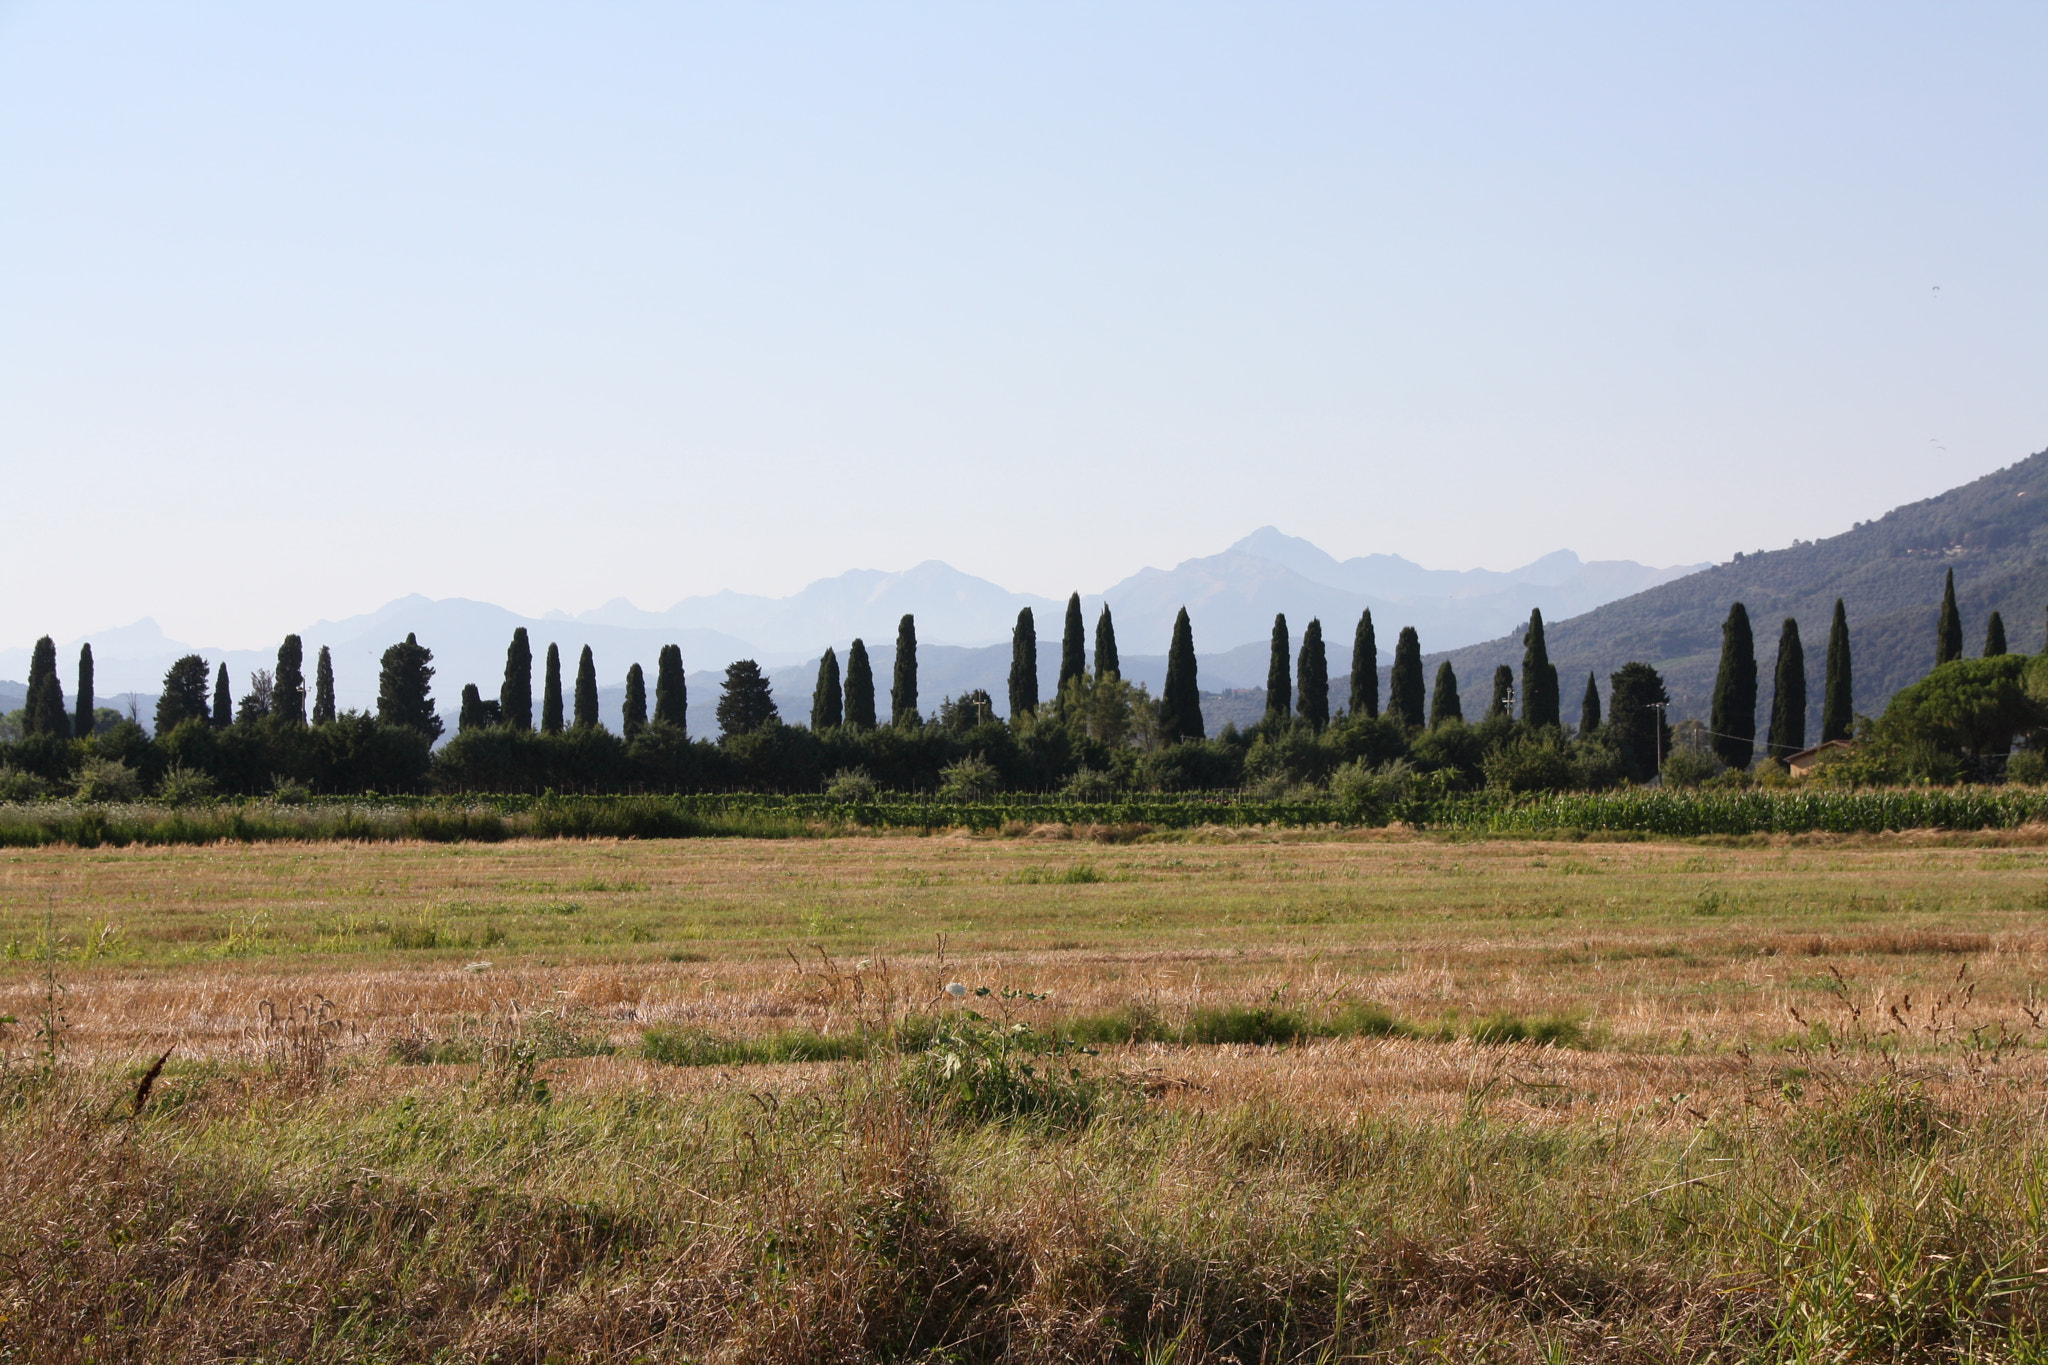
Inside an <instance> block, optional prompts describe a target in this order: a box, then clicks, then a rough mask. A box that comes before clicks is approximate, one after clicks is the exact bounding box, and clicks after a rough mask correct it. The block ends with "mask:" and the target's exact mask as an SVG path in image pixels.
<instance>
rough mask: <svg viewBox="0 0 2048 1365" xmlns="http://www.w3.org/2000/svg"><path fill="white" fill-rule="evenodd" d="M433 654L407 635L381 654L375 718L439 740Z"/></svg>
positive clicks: (439, 722)
mask: <svg viewBox="0 0 2048 1365" xmlns="http://www.w3.org/2000/svg"><path fill="white" fill-rule="evenodd" d="M433 662H434V651H433V650H431V649H428V648H427V647H426V646H425V645H423V644H421V643H420V642H419V637H418V636H416V635H411V634H408V635H407V636H406V637H405V639H404V640H402V641H400V642H399V643H398V644H395V645H393V646H391V648H389V649H387V650H385V651H384V658H383V660H382V663H381V666H380V668H379V670H378V673H377V719H378V720H379V721H380V722H382V723H383V724H385V725H396V726H400V727H402V728H404V729H407V730H413V731H416V732H418V733H419V734H422V735H425V736H426V737H427V740H428V742H429V743H431V742H432V741H434V740H437V739H439V738H440V737H441V729H442V725H441V717H440V716H438V715H437V714H435V712H434V669H433Z"/></svg>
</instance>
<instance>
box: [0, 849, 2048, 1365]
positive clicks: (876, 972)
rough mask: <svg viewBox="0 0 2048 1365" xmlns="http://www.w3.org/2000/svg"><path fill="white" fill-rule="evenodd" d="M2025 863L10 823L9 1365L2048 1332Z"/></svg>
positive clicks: (1512, 1357)
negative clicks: (374, 838) (321, 837)
mask: <svg viewBox="0 0 2048 1365" xmlns="http://www.w3.org/2000/svg"><path fill="white" fill-rule="evenodd" d="M2044 891H2048V855H2044V853H2043V851H2042V850H2040V849H2038V848H2036V847H2034V846H2031V845H2029V844H2028V843H2026V842H2024V841H2016V840H2012V839H2005V840H2001V841H1998V842H1997V843H1996V844H1987V843H1986V842H1984V841H1982V840H1965V839H1948V840H1940V839H1914V838H1876V839H1863V840H1847V841H1824V840H1823V841H1778V842H1762V841H1756V842H1749V843H1743V844H1725V845H1715V844H1706V843H1687V844H1613V845H1603V844H1571V845H1557V844H1528V843H1510V842H1505V841H1493V842H1478V843H1468V842H1451V841H1442V840H1429V839H1418V838H1401V837H1397V836H1379V837H1368V838H1356V839H1332V838H1328V837H1323V838H1317V837H1312V836H1288V837H1279V838H1271V837H1267V838H1261V837H1247V836H1233V837H1230V838H1228V839H1217V840H1214V841H1209V840H1202V839H1182V840H1172V841H1158V842H1139V843H1135V844H1126V845H1118V846H1101V845H1091V844H1083V843H1073V842H1066V841H1061V840H1057V839H1045V840H1031V839H1018V840H1000V839H948V838H924V839H915V838H866V839H838V840H816V841H776V842H772V843H770V842H749V841H718V842H707V841H691V842H689V843H686V844H674V843H658V842H645V843H606V842H599V841H592V842H576V841H548V842H512V843H507V844H502V845H496V846H492V847H489V848H472V847H464V846H453V847H450V846H427V845H403V844H395V845H375V846H372V845H364V846H349V845H340V846H321V847H311V846H291V845H261V846H254V847H243V846H228V847H216V848H198V849H193V848H183V849H134V848H131V849H125V850H105V849H102V850H60V849H47V848H46V849H36V850H22V851H19V852H18V853H11V854H9V855H8V856H7V857H5V858H0V948H4V950H5V953H6V960H5V961H4V962H0V1016H10V1017H11V1019H12V1022H10V1023H8V1024H6V1025H4V1026H0V1027H4V1029H5V1038H4V1040H0V1046H4V1047H5V1048H6V1049H7V1050H8V1053H9V1057H10V1061H9V1064H8V1068H7V1070H6V1072H5V1074H4V1092H0V1095H4V1103H0V1143H4V1144H5V1150H6V1152H7V1153H8V1156H7V1159H6V1160H5V1161H0V1210H5V1211H6V1212H5V1214H4V1216H0V1360H22V1361H39V1362H40V1361H54V1362H68V1361H88V1360H90V1361H112V1360H161V1359H180V1360H186V1359H189V1360H267V1361H284V1360H291V1361H328V1360H333V1361H342V1360H348V1361H356V1360H391V1361H399V1360H426V1359H449V1360H506V1361H513V1360H518V1361H529V1360H531V1361H544V1360H563V1361H569V1360H590V1361H599V1360H619V1361H630V1360H735V1361H738V1360H761V1361H783V1360H807V1361H808V1360H815V1361H839V1360H917V1359H923V1360H934V1361H936V1360H958V1361H969V1360H1040V1359H1043V1360H1076V1359H1104V1360H1115V1359H1131V1360H1155V1361H1164V1360H1169V1359H1170V1360H1175V1361H1212V1360H1225V1359H1237V1360H1242V1361H1255V1360H1269V1361H1279V1360H1335V1359H1349V1358H1363V1359H1384V1360H1438V1359H1455V1360H1477V1359H1487V1360H1499V1361H1520V1360H1529V1361H1541V1360H1565V1359H1570V1360H1709V1359H1714V1360H1728V1361H1735V1360H1813V1361H1823V1360H1830V1361H1850V1360H1949V1359H1957V1360H1960V1359H1982V1360H2032V1359H2036V1358H2040V1357H2042V1356H2044V1355H2048V1349H2044V1348H2043V1347H2042V1346H2041V1345H2040V1341H2041V1338H2042V1336H2043V1324H2044V1321H2048V1285H2044V1283H2043V1280H2042V1273H2043V1271H2044V1270H2048V1249H2044V1247H2043V1245H2042V1242H2043V1220H2044V1217H2048V1213H2044V1209H2048V1181H2044V1178H2043V1175H2044V1170H2048V1163H2044V1156H2048V1142H2044V1134H2043V1120H2044V1103H2043V1093H2044V1091H2043V1082H2044V1080H2048V1048H2044V1041H2048V1032H2044V1030H2043V1024H2044V1023H2048V1013H2044V1011H2043V1008H2042V1002H2041V1000H2040V996H2039V993H2038V991H2037V987H2036V983H2037V981H2038V980H2039V978H2040V975H2041V971H2042V967H2043V954H2044V945H2048V938H2044V937H2043V936H2042V935H2041V934H2040V932H2039V919H2040V915H2041V906H2042V904H2043V901H2042V896H2043V893H2044ZM486 963H488V964H489V965H487V966H486V965H484V964H486ZM955 982H957V983H960V984H962V985H963V986H964V987H965V988H966V989H967V992H968V993H967V995H966V996H965V998H964V999H956V998H955V997H954V996H953V995H951V994H949V993H947V991H946V990H945V987H946V986H947V985H948V984H949V983H955ZM52 1036H54V1037H55V1038H56V1039H57V1043H58V1045H57V1046H56V1047H55V1048H54V1049H50V1048H49V1045H48V1039H49V1038H50V1037H52ZM166 1048H169V1049H170V1055H169V1058H168V1060H163V1061H162V1064H161V1066H160V1067H159V1074H155V1075H151V1076H150V1078H149V1081H150V1083H149V1085H148V1086H147V1087H144V1086H143V1085H142V1084H141V1082H142V1079H143V1077H144V1076H145V1074H147V1073H148V1071H149V1068H150V1067H151V1066H152V1064H154V1063H158V1062H159V1061H160V1059H162V1054H163V1052H164V1050H165V1049H166ZM46 1051H54V1054H55V1057H56V1061H55V1062H54V1063H53V1064H48V1065H45V1064H43V1063H42V1062H40V1061H39V1060H38V1059H39V1058H41V1057H43V1056H44V1055H45V1052H46Z"/></svg>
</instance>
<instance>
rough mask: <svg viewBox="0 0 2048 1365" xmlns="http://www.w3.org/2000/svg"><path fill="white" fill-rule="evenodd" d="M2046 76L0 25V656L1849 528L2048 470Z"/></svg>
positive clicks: (443, 9)
mask: <svg viewBox="0 0 2048 1365" xmlns="http://www.w3.org/2000/svg"><path fill="white" fill-rule="evenodd" d="M2044 57H2048V7H2044V6H2042V5H2040V4H2038V3H2027V4H2004V5H1999V4H1982V5H1971V6H1941V7H1936V6H1925V5H1912V6H1908V5H1887V4H1868V3H1859V4H1837V5H1811V4H1791V5H1787V4H1781V3H1774V4H1756V5H1723V6H1712V7H1680V6H1642V5H1619V4H1616V5H1592V4H1582V5H1572V6H1531V5H1521V4H1515V5H1505V4H1504V5H1421V4H1417V5H1370V6H1368V5H1350V6H1341V5H1289V4H1278V3H1276V4H1260V5H1256V6H1254V5H1235V6H1222V5H1207V4H1194V3H1176V4H1171V5H1168V4H1102V3H1090V4H1059V3H1051V4H1036V5H1030V6H1022V5H1019V6H1011V7H1007V8H1001V7H995V6H958V5H950V6H944V5H936V4H931V5H887V4H874V5H862V6H834V7H828V6H814V5H778V4H761V5H722V6H712V5H651V4H647V5H643V4H630V3H619V4H608V5H602V6H587V5H578V6H564V5H545V6H544V5H528V4H518V3H497V4H491V5H466V4H443V3H418V2H417V0H414V3H407V4H392V3H379V2H378V0H359V3H354V4H350V5H330V6H273V5H257V4H221V3H204V2H203V0H193V2H190V3H180V4H175V5H162V4H141V3H121V2H119V0H112V2H109V3H96V4H91V5H73V4H59V3H54V0H43V2H39V3H9V2H8V0H0V451H4V466H5V468H4V471H0V473H4V489H5V493H4V497H5V501H6V504H7V506H8V513H9V514H8V516H7V517H6V522H7V527H8V530H7V535H6V537H5V540H4V541H0V547H4V548H0V564H4V565H5V572H6V575H7V579H8V591H7V592H5V593H4V594H0V643H5V644H7V645H15V644H25V643H26V642H27V641H28V640H30V639H32V638H33V637H34V636H36V635H40V634H43V633H45V632H48V633H51V634H54V635H56V636H57V637H58V638H60V639H64V638H68V637H70V636H73V635H76V634H78V633H80V632H83V631H87V630H92V629H98V628H103V627H107V626H111V625H114V624H118V623H123V622H127V621H131V620H133V619H135V618H137V617H139V616H143V615H154V616H155V617H156V618H157V619H158V620H159V621H160V622H161V623H162V624H163V626H164V628H165V629H166V630H167V631H168V632H169V633H171V634H172V635H173V636H176V637H179V638H183V639H187V640H193V641H202V642H207V643H211V644H219V645H230V646H254V645H258V644H261V643H263V642H265V641H267V640H274V639H275V638H276V637H277V636H278V635H280V634H282V633H283V632H284V631H286V630H290V629H295V628H298V627H300V626H303V625H305V624H307V623H309V622H311V621H313V620H315V619H317V618H322V617H327V618H340V617H343V616H347V615H352V614H355V613H358V612H362V611H367V610H370V609H373V608H374V607H376V606H377V605H379V604H380V603H382V602H384V601H386V600H388V599H390V598H392V597H395V596H399V595H401V594H404V593H407V592H423V593H426V594H428V595H430V596H436V597H443V596H465V597H475V598H482V599H485V600H489V601H493V602H497V603H499V604H501V605H504V606H507V607H511V608H514V609H516V610H520V611H525V612H529V613H533V614H539V613H541V612H543V611H545V610H547V609H550V608H565V609H568V610H572V611H573V610H580V609H583V608H586V607H590V606H595V605H597V604H599V603H601V602H603V601H605V600H607V599H610V598H613V597H618V596H624V597H629V598H631V599H632V600H634V601H635V602H637V603H638V604H640V605H641V606H645V607H651V608H657V609H658V608H661V607H665V606H667V605H669V604H670V603H671V602H673V601H675V600H676V599H678V598H681V597H684V596H687V595H692V594H696V593H702V592H713V591H717V590H719V589H722V588H735V589H739V590H742V591H751V592H766V593H776V594H780V593H785V592H788V591H791V590H794V589H795V588H797V587H799V586H801V585H802V584H804V583H806V582H808V581H810V580H812V579H815V578H819V577H823V576H826V575H830V574H834V573H838V572H840V571H841V570H844V569H847V568H854V567H874V568H883V569H900V568H906V567H909V566H910V565H912V564H914V563H916V562H918V561H921V560H924V559H928V558H937V559H944V560H946V561H948V562H949V563H952V564H953V565H955V566H957V567H959V568H961V569H963V570H966V571H968V572H970V573H975V574H980V575H983V576H985V577H988V578H991V579H994V580H995V581H996V582H998V583H1001V584H1003V585H1004V586H1006V587H1010V588H1013V589H1018V590H1023V591H1033V592H1040V593H1045V594H1047V595H1053V596H1058V595H1064V593H1065V592H1066V591H1068V590H1069V589H1070V588H1080V589H1083V590H1086V591H1096V590H1100V589H1101V588H1103V587H1106V586H1108V585H1109V584H1110V583H1112V582H1114V581H1115V580H1117V579H1120V578H1122V577H1124V576H1125V575H1127V574H1129V573H1131V572H1133V571H1135V570H1136V569H1138V568H1140V567H1142V566H1144V565H1146V564H1156V565H1161V566H1165V565H1170V564H1173V563H1175V562H1178V561H1179V560H1181V559H1184V558H1187V557H1189V556H1192V555H1198V554H1207V553H1212V552H1214V551H1216V550H1218V549H1221V548H1222V547H1223V546H1224V545H1226V544H1228V543H1229V542H1231V541H1233V540H1235V539H1237V538H1239V537H1240V536H1242V535H1244V534H1245V533H1247V532H1248V531H1250V530H1251V529H1253V528H1254V527H1257V526H1259V525H1261V524H1265V523H1272V524H1274V525H1277V526H1279V527H1280V528H1282V529H1283V530H1285V531H1288V532H1290V533H1292V534H1295V535H1300V536H1305V537H1307V538H1309V539H1310V540H1313V541H1315V542H1316V543H1317V544H1319V545H1321V546H1322V547H1324V548H1325V549H1327V550H1329V551H1330V552H1332V553H1334V554H1336V555H1338V556H1339V557H1348V556H1351V555H1356V554H1365V553H1371V552H1376V551H1385V552H1393V553H1399V554H1403V555H1406V556H1408V557H1409V558H1411V559H1415V560H1418V561H1420V562H1422V563H1424V564H1427V565H1430V566H1432V567H1446V568H1466V567H1473V566H1480V565H1483V566H1487V567H1493V568H1506V567H1510V566H1512V565H1515V564H1518V563H1521V562H1525V561H1527V560H1529V559H1532V558H1534V557H1536V556H1537V555H1539V554H1542V553H1544V552H1546V551H1549V550H1554V549H1557V548H1559V547H1569V548H1572V549H1575V550H1577V551H1578V552H1579V553H1580V554H1582V555H1584V556H1586V557H1587V558H1631V559H1638V560H1643V561H1645V562H1651V563H1657V564H1672V563H1683V562H1691V561H1697V560H1704V559H1725V558H1727V557H1728V556H1729V555H1730V554H1731V553H1733V552H1734V551H1736V550H1749V549H1757V548H1770V547H1776V546H1779V545H1783V544H1786V543H1788V542H1789V541H1791V540H1792V539H1794V538H1795V537H1797V538H1811V537H1815V536H1821V535H1829V534H1833V533H1836V532H1838V531H1841V530H1845V529H1847V528H1848V527H1849V525H1850V524H1851V523H1852V522H1854V521H1856V520H1860V519H1863V518H1866V517H1870V516H1873V515H1876V514H1878V513H1880V512H1882V511H1884V510H1885V509H1886V508H1888V507H1891V506H1893V505H1895V504H1897V503H1900V502H1904V501H1910V500H1913V499H1917V498H1921V497H1926V496H1929V495H1931V494H1934V493H1936V492H1939V491H1941V490H1942V489H1945V488H1948V487H1951V486H1953V485H1955V484H1957V483H1961V482H1964V481H1966V480H1968V479H1971V478H1974V477H1976V476H1978V475H1980V474H1983V473H1985V472H1987V471H1989V470H1992V469H1994V468H1997V467H2000V466H2002V465H2006V464H2010V463H2011V462H2013V461H2015V460H2017V459H2020V458H2022V457H2024V456H2026V455H2028V454H2030V453H2032V452H2034V451H2037V450H2040V449H2042V448H2044V447H2048V383H2044V382H2043V380H2044V376H2048V251H2044V250H2043V249H2042V244H2043V243H2044V242H2048V137H2044V135H2043V134H2044V132H2048V86H2044V83H2043V82H2042V81H2041V80H2040V76H2039V72H2040V68H2041V65H2042V62H2043V59H2044Z"/></svg>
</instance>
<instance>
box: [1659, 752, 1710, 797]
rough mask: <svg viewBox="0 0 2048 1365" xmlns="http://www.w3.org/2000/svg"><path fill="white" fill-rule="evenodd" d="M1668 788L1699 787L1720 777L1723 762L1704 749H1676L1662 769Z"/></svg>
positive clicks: (1665, 761)
mask: <svg viewBox="0 0 2048 1365" xmlns="http://www.w3.org/2000/svg"><path fill="white" fill-rule="evenodd" d="M1661 772H1662V773H1663V777H1664V785H1665V786H1667V787H1681V788H1682V787H1697V786H1699V785H1700V784H1701V783H1702V782H1706V781H1709V780H1711V779H1712V778H1715V777H1717V776H1719V775H1720V774H1721V772H1722V767H1721V760H1720V759H1718V758H1715V757H1714V755H1713V754H1712V753H1710V752H1708V751H1706V750H1704V749H1674V750H1672V751H1671V752H1670V753H1669V754H1667V755H1666V756H1665V758H1664V767H1663V768H1662V769H1661Z"/></svg>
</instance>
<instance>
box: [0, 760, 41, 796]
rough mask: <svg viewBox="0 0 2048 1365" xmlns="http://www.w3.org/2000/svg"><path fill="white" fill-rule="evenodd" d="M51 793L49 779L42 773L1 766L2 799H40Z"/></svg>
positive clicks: (0, 786)
mask: <svg viewBox="0 0 2048 1365" xmlns="http://www.w3.org/2000/svg"><path fill="white" fill-rule="evenodd" d="M49 794H50V783H49V780H48V779H47V778H45V777H43V776H42V775H41V774H40V773H31V772H24V771H23V770H22V769H20V768H16V767H12V766H0V801H15V802H19V801H40V800H42V799H43V798H44V797H45V796H48V795H49Z"/></svg>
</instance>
